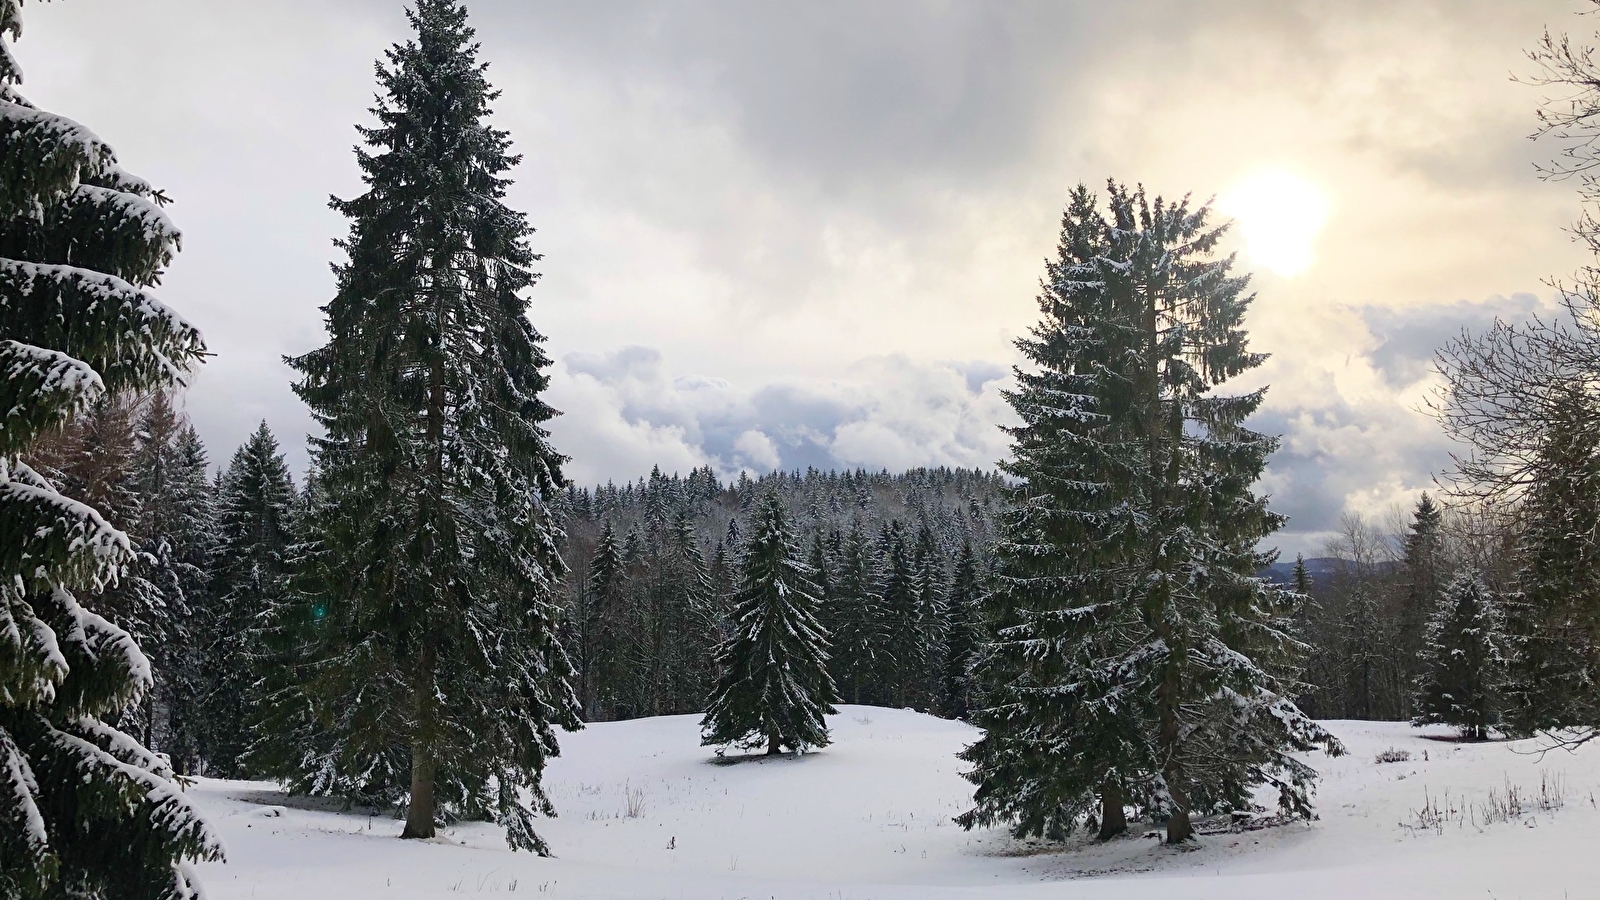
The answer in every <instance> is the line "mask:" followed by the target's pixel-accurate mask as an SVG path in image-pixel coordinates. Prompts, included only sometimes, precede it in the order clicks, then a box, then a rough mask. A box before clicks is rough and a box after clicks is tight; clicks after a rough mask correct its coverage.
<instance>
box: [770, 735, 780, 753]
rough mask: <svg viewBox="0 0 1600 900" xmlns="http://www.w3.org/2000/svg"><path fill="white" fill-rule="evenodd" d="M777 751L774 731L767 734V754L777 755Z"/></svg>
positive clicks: (776, 738)
mask: <svg viewBox="0 0 1600 900" xmlns="http://www.w3.org/2000/svg"><path fill="white" fill-rule="evenodd" d="M778 753H779V749H778V735H777V734H776V733H773V734H769V735H767V755H768V756H777V755H778Z"/></svg>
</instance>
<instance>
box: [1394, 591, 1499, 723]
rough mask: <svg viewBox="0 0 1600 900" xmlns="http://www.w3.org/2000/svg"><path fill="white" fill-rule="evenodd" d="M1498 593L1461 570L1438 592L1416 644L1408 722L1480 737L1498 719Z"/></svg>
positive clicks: (1497, 721)
mask: <svg viewBox="0 0 1600 900" xmlns="http://www.w3.org/2000/svg"><path fill="white" fill-rule="evenodd" d="M1502 628H1503V623H1502V621H1501V613H1500V604H1499V600H1498V598H1496V597H1495V596H1494V594H1493V593H1491V592H1490V590H1489V589H1488V588H1487V587H1486V586H1484V583H1483V576H1482V575H1481V574H1480V573H1478V572H1474V571H1466V572H1462V573H1461V574H1460V575H1457V576H1456V578H1455V580H1454V581H1452V582H1450V584H1449V586H1447V587H1446V588H1445V589H1444V591H1443V592H1442V593H1441V594H1440V596H1439V604H1438V607H1437V608H1436V609H1435V610H1434V613H1433V615H1432V616H1431V617H1430V618H1429V620H1428V627H1427V632H1426V634H1425V636H1424V642H1423V647H1422V654H1421V655H1422V660H1421V668H1422V674H1421V675H1420V676H1418V678H1417V683H1416V698H1415V700H1414V701H1413V703H1414V705H1415V707H1416V710H1417V714H1416V715H1415V716H1414V717H1413V718H1412V719H1411V724H1413V725H1434V724H1440V725H1454V726H1455V727H1457V728H1459V729H1461V734H1462V736H1463V737H1468V738H1472V739H1475V740H1483V739H1485V738H1487V737H1488V736H1489V729H1490V728H1493V727H1495V726H1497V725H1499V724H1500V708H1501V687H1502V684H1503V682H1504V678H1505V663H1506V661H1505V656H1504V653H1503V648H1504V643H1505V638H1504V635H1503V634H1502Z"/></svg>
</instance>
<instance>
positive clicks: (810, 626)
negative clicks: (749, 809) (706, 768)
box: [700, 494, 837, 754]
mask: <svg viewBox="0 0 1600 900" xmlns="http://www.w3.org/2000/svg"><path fill="white" fill-rule="evenodd" d="M742 564H743V565H742V568H743V573H742V575H743V577H742V580H741V583H740V587H739V591H738V593H737V594H735V595H734V598H733V609H732V610H731V612H730V614H729V618H730V620H731V626H732V634H731V635H729V637H728V639H727V640H726V641H724V642H723V643H722V644H721V646H719V647H718V648H717V665H718V668H719V670H720V673H719V676H718V679H717V685H716V689H715V690H713V691H712V694H711V699H710V701H709V702H708V703H707V705H706V714H705V718H704V719H703V720H702V721H701V723H700V730H701V741H700V742H701V743H702V744H705V745H715V746H733V747H738V748H740V749H749V748H753V747H763V746H764V747H766V750H767V753H768V754H775V753H778V752H779V750H780V749H781V748H783V747H788V748H789V749H791V750H794V751H796V752H804V751H805V750H807V749H809V748H812V747H825V746H827V744H828V725H827V722H826V721H825V720H824V718H823V717H824V716H825V715H827V714H829V713H832V712H833V711H834V710H833V702H834V700H835V698H836V694H837V692H836V690H835V688H834V684H833V679H832V677H830V676H829V675H828V636H827V634H826V633H825V632H824V631H823V630H822V626H821V624H820V623H818V621H817V606H818V601H817V586H816V584H815V582H813V581H812V576H813V574H814V573H813V572H812V571H811V568H810V567H809V566H807V565H806V564H805V562H804V561H803V560H802V559H801V556H800V549H799V547H798V546H797V545H796V543H795V540H794V535H793V533H792V531H791V530H790V528H789V523H788V521H787V517H786V515H785V513H784V509H783V502H782V500H780V499H779V498H778V497H777V495H775V494H774V495H769V496H768V498H767V499H766V500H765V501H763V502H762V504H761V507H760V508H759V509H758V510H757V511H756V518H755V521H754V522H753V523H752V529H751V536H750V542H749V543H748V544H746V545H745V548H744V553H743V559H742Z"/></svg>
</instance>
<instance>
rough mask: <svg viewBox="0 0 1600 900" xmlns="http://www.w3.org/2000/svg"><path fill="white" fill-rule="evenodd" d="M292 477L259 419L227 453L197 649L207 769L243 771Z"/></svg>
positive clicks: (285, 547) (284, 585) (285, 560)
mask: <svg viewBox="0 0 1600 900" xmlns="http://www.w3.org/2000/svg"><path fill="white" fill-rule="evenodd" d="M295 500H296V493H295V488H294V482H293V480H292V479H291V477H290V475H289V467H288V465H287V464H286V463H285V462H284V458H283V454H282V453H280V452H279V451H278V441H277V438H275V437H274V436H273V434H272V431H271V429H269V428H268V427H267V423H266V422H262V423H261V426H260V427H259V428H257V429H256V431H255V433H254V434H252V435H251V436H250V439H249V440H248V441H246V442H245V443H244V445H243V446H241V447H240V448H239V449H238V451H237V452H235V453H234V454H233V459H232V460H231V461H229V463H228V468H227V470H226V471H224V472H223V473H222V477H221V483H220V485H219V490H218V497H217V554H216V563H215V566H214V569H213V574H212V581H211V600H210V603H209V604H208V606H207V607H206V610H205V613H204V614H203V615H202V616H201V617H200V621H201V625H202V626H203V627H202V628H201V629H200V635H199V638H200V640H199V643H200V646H201V647H202V648H203V652H204V654H205V659H206V665H205V672H204V674H205V679H204V685H205V689H204V694H203V704H202V711H203V716H204V722H205V728H204V732H203V734H204V746H205V756H206V761H207V768H208V771H209V772H210V773H211V774H213V775H215V776H216V777H220V778H238V777H241V776H243V775H244V774H246V769H245V767H244V764H243V759H244V755H245V751H246V750H248V749H249V747H250V744H251V743H252V741H253V740H254V737H253V735H254V730H253V725H255V724H256V723H255V719H256V716H257V711H256V706H257V704H258V703H259V702H260V699H261V698H260V696H259V694H258V689H257V686H256V685H257V682H258V678H260V677H263V676H268V677H270V676H271V675H272V674H273V673H270V672H265V671H263V670H264V669H265V668H266V664H267V660H268V657H267V656H266V655H265V647H264V635H263V631H262V628H263V624H264V620H265V619H266V618H267V617H268V615H269V613H270V612H271V611H272V610H275V609H278V608H280V607H282V606H283V605H284V604H286V603H287V602H288V579H289V548H290V546H291V545H292V544H293V542H294V540H295V528H296V524H297V523H296V521H295V510H294V505H295Z"/></svg>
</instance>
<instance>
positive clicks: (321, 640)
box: [284, 0, 580, 853]
mask: <svg viewBox="0 0 1600 900" xmlns="http://www.w3.org/2000/svg"><path fill="white" fill-rule="evenodd" d="M407 17H408V19H409V20H410V23H411V26H412V28H413V29H414V30H415V32H416V34H415V37H414V38H413V39H412V40H409V41H407V42H405V43H403V44H397V45H396V46H394V47H393V48H392V49H391V50H389V51H388V52H387V55H386V62H385V63H380V64H379V66H378V80H379V84H380V86H381V88H382V93H381V95H380V96H379V98H378V101H377V105H376V106H375V107H374V109H373V113H374V114H375V115H376V117H377V119H378V124H377V126H376V127H371V128H362V129H361V134H362V136H363V138H364V140H365V143H366V145H367V147H366V148H365V149H358V150H357V161H358V162H359V164H360V166H361V169H362V172H363V179H364V181H365V182H366V185H367V191H366V193H364V194H362V195H360V196H359V197H356V198H355V199H353V200H337V199H336V200H334V201H333V207H334V209H336V210H338V211H339V212H341V213H343V214H344V215H345V216H347V217H348V218H349V219H350V220H351V224H350V234H349V237H348V238H346V239H345V240H344V241H342V242H341V243H340V246H341V247H342V248H343V250H344V251H345V253H346V254H347V256H348V262H347V263H345V264H343V265H340V266H337V267H336V273H337V282H338V291H337V294H336V295H335V297H334V299H333V300H332V302H330V303H329V304H328V306H326V307H325V308H324V309H325V312H326V314H327V327H328V332H329V335H330V340H329V343H328V344H327V345H326V346H324V347H322V348H320V349H318V350H315V351H312V352H311V353H308V354H306V355H304V356H301V357H298V358H295V359H293V360H291V364H292V365H293V366H294V368H295V369H297V370H298V371H299V372H300V373H301V374H302V376H303V377H302V379H301V381H300V382H299V383H298V384H297V385H296V388H295V389H296V391H297V393H299V395H300V396H301V397H302V398H303V399H304V400H305V401H306V402H307V404H308V405H310V407H311V409H312V412H313V413H314V415H315V416H316V419H317V422H318V424H320V425H321V426H322V427H323V429H324V430H325V433H326V437H324V438H321V439H318V440H316V441H315V442H314V443H313V452H314V457H315V461H316V465H317V476H318V479H319V482H320V483H319V489H320V492H321V498H322V499H321V500H320V502H318V503H317V504H316V505H315V506H314V507H313V514H312V520H311V526H310V527H311V530H312V538H313V541H312V544H311V546H312V547H313V550H312V552H311V553H310V554H309V556H308V557H307V560H306V566H307V567H308V577H307V578H306V580H305V581H304V582H303V584H304V585H305V586H306V590H307V594H306V596H305V597H304V600H303V602H304V603H305V604H309V605H311V606H312V607H313V609H314V610H316V611H317V612H318V613H320V615H318V616H316V621H315V623H314V627H313V629H312V634H313V637H314V640H313V642H312V648H311V651H310V654H309V657H308V659H307V660H306V662H305V664H304V666H303V668H302V683H303V684H304V688H305V692H306V695H307V697H308V698H309V699H310V702H311V706H312V708H313V709H314V711H315V713H316V716H317V718H318V720H319V724H320V725H321V727H322V728H323V729H324V730H325V731H327V732H328V733H330V734H331V735H333V741H332V752H331V753H329V754H327V755H326V756H324V757H323V758H316V759H306V755H305V754H302V756H301V764H300V766H299V767H298V768H299V771H296V772H289V773H284V774H285V775H288V776H289V777H290V778H291V779H292V780H293V781H294V783H295V784H297V785H300V786H306V787H312V788H321V789H324V790H329V791H337V792H346V791H349V792H360V791H362V789H363V784H362V782H364V781H370V780H372V779H380V780H390V781H401V780H402V778H403V780H404V781H405V782H409V791H408V792H407V798H408V799H407V802H408V808H407V815H406V824H405V829H404V833H403V836H404V837H408V838H426V837H431V836H433V834H434V833H435V825H436V820H437V817H438V816H439V814H440V811H441V807H443V808H444V809H445V811H448V812H453V813H455V814H458V815H465V816H469V817H483V818H490V819H493V820H494V821H496V822H498V823H500V824H501V825H502V826H504V828H505V830H506V839H507V842H508V843H509V844H510V845H511V846H512V847H513V848H517V849H531V850H534V851H536V852H539V853H545V852H547V847H546V845H545V843H544V842H543V841H542V840H541V839H540V838H539V837H538V836H537V835H536V834H535V832H534V830H533V817H534V815H535V814H536V813H546V814H549V813H552V812H553V810H552V808H551V805H550V803H549V800H548V799H547V798H546V797H545V795H544V792H543V789H542V787H541V774H542V772H543V769H544V766H545V762H546V760H547V759H548V758H549V757H550V756H553V755H555V754H556V753H557V752H558V748H557V743H556V737H555V733H554V730H553V729H554V726H557V725H560V726H564V727H567V728H577V727H580V723H579V720H578V703H577V698H576V696H575V695H574V692H573V689H572V687H571V685H570V683H569V679H570V676H571V674H572V668H571V663H570V661H569V660H568V658H567V656H566V653H565V651H564V650H563V648H562V647H561V645H560V643H559V642H558V640H557V638H556V631H555V628H556V620H557V613H558V611H557V608H556V607H555V605H554V597H555V593H556V590H557V587H558V584H559V579H560V577H561V575H562V573H563V566H562V561H561V558H560V556H559V555H558V553H557V544H558V540H559V538H560V530H559V527H558V525H557V524H556V522H555V521H554V519H553V514H552V511H551V508H550V503H551V501H552V500H553V499H554V498H555V495H556V491H557V490H558V488H559V487H560V485H561V483H562V476H561V464H562V461H563V457H561V456H560V455H558V454H557V453H556V452H555V450H553V449H552V448H551V446H550V442H549V439H548V434H547V432H546V431H545V428H544V423H545V422H547V421H548V420H549V419H550V418H551V417H553V416H554V415H555V414H556V413H555V411H554V410H552V409H551V408H550V407H549V406H548V405H546V403H545V402H544V400H543V399H541V396H540V395H541V393H542V392H543V391H544V390H545V388H546V386H547V385H548V381H549V377H548V375H547V374H546V373H545V372H544V370H545V368H546V367H547V366H548V365H549V359H548V358H547V357H546V355H545V353H544V351H543V349H542V346H541V345H542V343H543V338H542V337H541V336H540V335H539V334H538V333H537V332H536V331H535V330H534V329H533V326H532V325H531V324H530V323H529V321H528V318H527V309H528V301H527V299H526V298H525V297H524V296H523V292H524V290H525V289H526V288H528V287H529V286H530V285H532V284H533V282H534V280H535V277H536V276H535V275H534V273H532V272H531V271H530V270H529V266H530V265H531V264H532V263H533V262H534V261H535V260H536V259H538V257H537V256H536V255H535V254H533V253H532V252H531V251H530V250H529V249H528V246H527V237H528V235H529V234H530V232H531V231H532V229H531V228H530V227H529V225H528V223H527V220H526V218H525V216H523V214H521V213H518V212H515V211H513V210H512V209H510V208H509V207H507V206H506V205H505V203H504V197H505V194H506V190H507V187H508V185H509V181H508V179H507V178H506V176H505V173H506V172H507V171H508V170H509V169H511V167H512V166H514V165H515V164H516V163H517V161H518V158H517V157H515V156H512V155H510V153H509V147H510V138H509V137H508V135H507V134H506V133H505V132H503V131H500V130H497V129H495V128H493V127H491V126H490V125H489V124H487V117H488V115H489V104H490V102H491V101H493V100H494V99H495V97H497V96H498V94H497V92H495V91H494V90H492V89H491V88H490V86H489V83H488V81H487V80H486V78H485V69H486V64H484V63H480V62H479V61H478V45H477V44H476V43H474V40H473V37H474V33H473V30H472V29H471V28H470V27H469V26H468V24H467V14H466V11H465V9H464V8H463V7H462V6H461V4H460V3H459V2H458V0H417V2H416V3H415V7H414V9H413V10H408V11H407ZM396 748H403V753H404V755H405V757H406V760H405V763H404V766H405V768H406V769H408V770H409V771H408V772H405V773H402V772H400V771H397V769H399V768H400V766H399V764H397V761H396V759H395V749H396ZM308 770H314V771H317V772H320V771H334V772H337V773H339V774H338V776H337V777H336V778H334V779H332V780H331V782H329V781H321V782H319V781H318V780H317V779H316V778H314V777H311V776H310V775H309V774H308Z"/></svg>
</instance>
